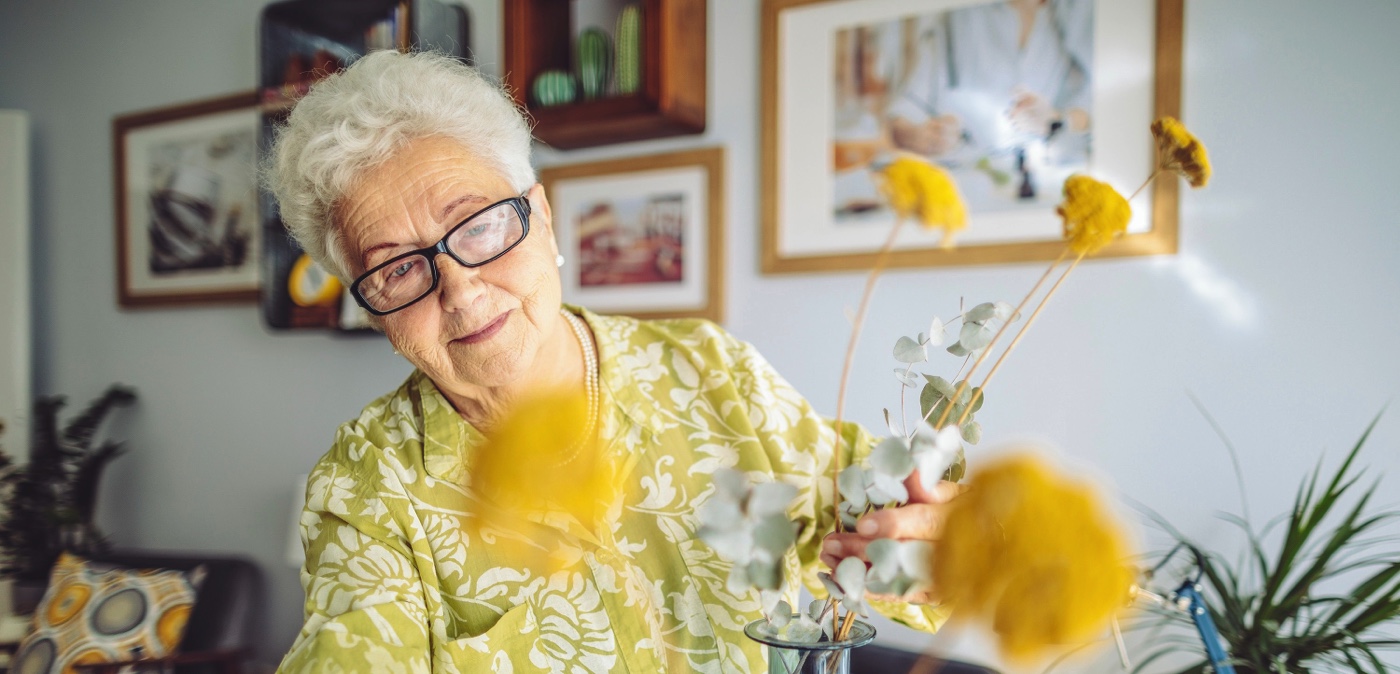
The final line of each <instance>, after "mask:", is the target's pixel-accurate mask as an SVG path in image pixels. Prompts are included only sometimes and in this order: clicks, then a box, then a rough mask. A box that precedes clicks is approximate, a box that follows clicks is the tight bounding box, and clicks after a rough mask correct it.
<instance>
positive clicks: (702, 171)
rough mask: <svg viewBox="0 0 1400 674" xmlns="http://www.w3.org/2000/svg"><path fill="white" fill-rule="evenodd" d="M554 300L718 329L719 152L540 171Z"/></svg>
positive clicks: (721, 198) (721, 281)
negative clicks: (558, 260) (556, 264)
mask: <svg viewBox="0 0 1400 674" xmlns="http://www.w3.org/2000/svg"><path fill="white" fill-rule="evenodd" d="M540 182H541V183H542V184H543V185H544V188H545V194H546V195H547V196H548V197H549V203H550V208H551V210H552V211H553V220H554V235H555V237H556V239H557V240H558V242H559V250H560V252H561V254H563V256H564V259H565V263H564V266H563V268H562V269H561V270H560V280H561V282H562V285H563V290H564V301H565V302H569V303H571V304H578V305H580V306H584V307H588V308H589V309H590V310H593V311H597V312H599V313H605V314H609V313H611V314H626V315H629V316H635V317H638V318H679V317H698V318H707V319H709V320H712V321H715V322H722V321H723V320H724V149H723V148H720V147H712V148H702V149H696V150H683V151H680V152H670V153H666V154H657V155H650V156H644V157H626V158H622V159H612V160H607V161H595V162H588V163H582V164H570V165H567V166H551V167H548V168H544V169H541V170H540Z"/></svg>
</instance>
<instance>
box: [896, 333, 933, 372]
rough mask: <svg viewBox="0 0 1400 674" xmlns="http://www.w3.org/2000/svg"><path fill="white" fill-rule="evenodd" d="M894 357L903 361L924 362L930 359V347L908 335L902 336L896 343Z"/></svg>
mask: <svg viewBox="0 0 1400 674" xmlns="http://www.w3.org/2000/svg"><path fill="white" fill-rule="evenodd" d="M894 359H895V360H896V361H898V362H901V363H908V364H911V365H912V364H914V363H922V362H924V361H926V360H928V349H927V348H925V347H924V345H923V344H920V343H919V342H916V341H914V340H912V339H910V338H908V337H900V338H899V341H897V342H895V343H894Z"/></svg>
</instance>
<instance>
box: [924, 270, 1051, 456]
mask: <svg viewBox="0 0 1400 674" xmlns="http://www.w3.org/2000/svg"><path fill="white" fill-rule="evenodd" d="M1067 255H1069V247H1068V246H1066V247H1065V249H1064V250H1063V251H1061V252H1060V256H1059V257H1057V258H1055V261H1054V262H1051V263H1050V267H1049V268H1048V269H1046V270H1045V273H1044V274H1041V275H1040V280H1038V281H1036V282H1035V285H1034V286H1032V287H1031V291H1030V292H1028V293H1026V296H1025V297H1023V298H1021V303H1020V304H1017V305H1016V310H1015V311H1012V312H1011V315H1010V316H1008V317H1007V319H1006V320H1005V321H1002V323H1001V327H1000V328H997V333H996V334H995V335H993V336H992V341H991V342H990V343H988V344H987V346H986V347H985V348H983V349H982V353H981V355H979V356H977V360H976V361H974V362H973V363H972V369H970V370H968V371H967V376H966V377H964V378H963V380H962V383H961V384H958V388H957V390H956V391H953V397H952V398H950V399H949V400H948V406H947V408H945V409H944V410H943V414H940V415H939V416H938V421H937V423H935V424H934V425H933V427H934V428H936V429H942V428H943V424H944V423H947V421H948V415H949V414H951V413H952V412H953V401H955V400H958V399H959V398H961V397H962V394H963V391H964V390H966V389H967V383H968V382H970V381H972V375H974V374H976V373H977V368H978V367H981V365H982V361H984V360H986V359H987V356H989V355H991V353H992V347H994V346H996V344H997V341H999V340H1000V339H1001V335H1002V333H1004V332H1006V328H1007V327H1008V326H1010V325H1011V321H1012V319H1014V318H1015V317H1016V315H1017V314H1020V313H1021V310H1022V309H1024V308H1026V304H1027V303H1029V302H1030V301H1031V298H1032V297H1035V294H1036V293H1037V292H1040V286H1042V285H1044V284H1045V279H1048V278H1050V272H1053V271H1055V268H1056V267H1058V266H1060V263H1061V262H1064V260H1065V256H1067ZM1004 357H1005V356H1003V358H1004ZM997 362H998V363H1000V362H1001V361H997ZM973 402H974V401H968V404H967V409H968V410H970V409H972V406H973ZM963 416H964V417H966V416H967V412H966V411H964V412H963ZM958 423H962V422H958Z"/></svg>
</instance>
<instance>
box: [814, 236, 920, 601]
mask: <svg viewBox="0 0 1400 674" xmlns="http://www.w3.org/2000/svg"><path fill="white" fill-rule="evenodd" d="M903 226H904V218H899V219H898V220H895V221H894V227H891V228H890V234H889V237H888V238H886V239H885V245H883V246H881V247H880V252H879V254H878V255H877V256H876V257H875V265H874V266H873V267H871V268H870V275H869V276H867V277H866V278H865V291H864V292H863V293H862V294H861V297H860V306H859V307H858V308H857V309H856V316H855V323H854V324H853V325H852V326H851V342H850V344H848V345H847V346H846V362H845V364H844V365H842V366H841V387H840V388H839V389H838V390H837V392H836V423H835V424H834V426H835V428H836V446H835V447H834V448H833V449H832V452H831V510H832V512H833V514H834V515H835V516H836V531H837V533H840V532H841V531H842V526H841V483H840V475H841V436H842V432H841V431H842V428H841V424H842V420H843V418H844V417H845V411H846V386H847V384H848V383H849V382H850V378H851V365H852V363H854V362H855V359H856V344H858V343H859V342H860V330H861V328H862V327H864V325H865V312H866V311H867V310H868V309H869V308H870V296H871V295H873V294H874V293H875V282H876V281H877V280H879V278H880V272H881V271H883V270H884V268H885V261H886V259H887V258H888V257H889V255H890V250H891V249H892V248H894V242H895V238H896V237H898V236H899V230H900V228H902V227H903ZM833 620H834V618H833ZM834 626H835V624H834V623H833V627H834Z"/></svg>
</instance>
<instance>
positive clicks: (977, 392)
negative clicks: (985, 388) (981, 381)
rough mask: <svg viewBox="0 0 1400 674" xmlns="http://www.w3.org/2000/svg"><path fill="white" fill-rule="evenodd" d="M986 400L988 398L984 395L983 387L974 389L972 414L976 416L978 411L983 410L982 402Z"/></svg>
mask: <svg viewBox="0 0 1400 674" xmlns="http://www.w3.org/2000/svg"><path fill="white" fill-rule="evenodd" d="M986 399H987V397H986V396H984V395H982V387H981V386H974V387H972V412H973V413H974V414H976V413H977V411H978V410H980V409H982V402H983V401H985V400H986Z"/></svg>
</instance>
